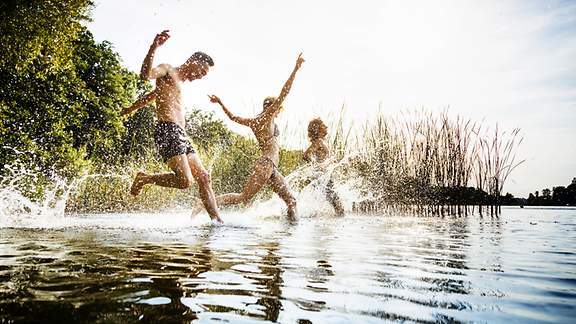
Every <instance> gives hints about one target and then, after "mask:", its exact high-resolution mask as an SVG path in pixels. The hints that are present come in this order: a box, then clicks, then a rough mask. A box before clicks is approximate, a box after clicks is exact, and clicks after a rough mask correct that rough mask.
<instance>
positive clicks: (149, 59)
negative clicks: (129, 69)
mask: <svg viewBox="0 0 576 324" xmlns="http://www.w3.org/2000/svg"><path fill="white" fill-rule="evenodd" d="M168 38H170V35H168V30H164V31H163V32H161V33H160V34H157V35H156V37H154V41H153V42H152V45H150V49H149V50H148V54H146V57H145V58H144V62H142V68H141V69H140V78H141V79H142V80H152V79H156V78H158V77H160V76H162V75H163V74H164V73H163V72H165V71H163V69H161V68H156V69H153V68H152V64H153V61H154V54H155V53H156V49H157V48H158V47H159V46H161V45H162V44H164V42H166V40H167V39H168Z"/></svg>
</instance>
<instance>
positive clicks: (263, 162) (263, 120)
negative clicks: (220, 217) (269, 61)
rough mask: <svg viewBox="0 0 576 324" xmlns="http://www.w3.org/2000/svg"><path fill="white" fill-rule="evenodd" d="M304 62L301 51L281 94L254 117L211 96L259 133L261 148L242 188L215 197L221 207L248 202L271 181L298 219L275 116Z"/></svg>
mask: <svg viewBox="0 0 576 324" xmlns="http://www.w3.org/2000/svg"><path fill="white" fill-rule="evenodd" d="M303 62H304V58H302V53H300V55H298V59H297V60H296V66H295V67H294V70H293V71H292V74H291V75H290V78H288V80H287V81H286V83H285V84H284V87H282V91H281V92H280V95H279V96H278V98H274V97H268V98H266V99H264V104H263V106H264V109H263V110H262V112H261V113H260V114H258V115H257V116H256V117H254V118H242V117H238V116H235V115H233V114H232V113H231V112H230V110H228V109H227V108H226V107H225V106H224V104H223V103H222V101H221V100H220V98H218V97H217V96H215V95H212V96H208V97H209V98H210V101H211V102H213V103H218V104H219V105H220V106H221V107H222V110H224V113H226V115H227V116H228V117H229V118H230V119H231V120H232V121H234V122H236V123H238V124H240V125H244V126H248V127H250V129H251V130H252V132H253V133H254V135H255V136H256V140H258V144H259V145H260V150H261V151H262V156H261V157H260V158H258V160H256V163H255V164H254V170H253V171H252V174H251V175H250V177H248V180H247V181H246V184H244V189H243V190H242V192H241V193H229V194H225V195H221V196H218V197H216V204H217V205H218V206H219V207H223V206H227V205H234V204H239V203H246V202H248V201H249V200H250V199H251V198H252V197H254V195H255V194H256V193H258V192H259V191H260V190H261V189H262V188H263V187H264V186H265V185H270V187H271V188H272V190H274V192H275V193H277V194H278V196H280V198H282V200H284V202H285V203H286V205H287V206H288V218H289V219H290V220H291V221H293V220H296V199H295V198H294V196H292V194H291V193H290V190H289V188H288V184H287V183H286V181H285V180H284V177H283V176H282V174H280V172H279V171H278V162H279V160H280V147H279V146H278V141H277V140H276V137H277V136H278V135H279V131H278V126H277V125H276V124H275V123H274V119H276V117H277V116H278V113H279V112H280V111H281V110H282V103H283V102H284V99H285V98H286V96H287V95H288V92H289V91H290V87H291V86H292V82H293V81H294V77H295V76H296V72H297V71H298V69H299V68H300V66H301V65H302V63H303Z"/></svg>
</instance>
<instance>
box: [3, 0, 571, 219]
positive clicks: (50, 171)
mask: <svg viewBox="0 0 576 324" xmlns="http://www.w3.org/2000/svg"><path fill="white" fill-rule="evenodd" d="M92 6H93V2H92V1H87V0H74V1H67V2H63V3H60V2H53V1H52V2H38V3H32V2H29V1H23V0H20V1H10V2H8V3H2V4H0V12H2V14H1V15H2V17H1V18H2V19H0V27H1V30H2V34H1V35H0V82H1V83H2V84H3V86H2V87H1V88H0V167H1V168H0V170H1V171H0V189H2V188H12V189H17V190H18V191H19V192H20V193H21V194H22V195H23V196H25V197H27V198H28V199H32V200H36V201H42V200H43V199H44V200H45V199H46V197H47V195H50V196H54V195H56V196H58V195H60V196H62V195H64V196H68V199H67V205H66V211H67V212H82V213H84V212H110V211H128V210H158V209H163V208H178V207H182V208H187V207H189V206H190V204H191V203H192V201H193V198H194V197H195V196H196V189H194V188H193V189H192V190H187V191H182V190H171V189H166V188H158V187H153V186H147V187H146V188H145V190H143V193H142V194H141V195H140V196H139V197H137V198H133V197H131V196H130V194H129V186H130V183H131V180H132V177H133V175H134V174H135V172H136V171H138V170H147V171H150V172H154V171H161V170H166V167H165V166H164V165H163V163H161V162H160V159H159V158H158V156H157V153H156V150H155V148H154V141H153V134H152V132H153V125H154V117H153V116H154V114H153V109H154V107H153V106H147V107H146V108H143V109H141V110H140V111H139V112H137V113H136V114H135V115H134V116H132V117H131V118H130V119H127V120H123V119H122V118H121V117H120V109H121V108H122V107H125V106H128V105H129V103H131V102H133V100H135V99H136V98H137V97H138V96H140V95H142V94H144V93H146V92H147V91H149V90H150V89H151V88H152V85H151V83H149V82H147V81H141V80H140V79H139V77H138V75H137V74H136V73H134V72H131V71H128V70H127V69H126V68H125V67H123V66H122V64H121V61H120V58H119V56H118V54H117V53H115V52H114V50H113V48H112V44H110V43H108V42H106V41H104V42H102V43H97V42H96V41H95V40H94V38H93V36H92V34H91V33H90V31H89V30H88V29H87V28H86V27H84V26H83V25H82V21H86V20H88V19H89V10H90V8H91V7H92ZM46 12H51V13H53V14H51V15H46V14H45V13H46ZM45 26H52V28H49V29H47V28H45ZM345 118H346V117H345V114H344V113H343V112H342V113H341V115H340V120H338V121H336V122H335V123H333V124H332V125H329V126H330V130H331V132H332V133H331V134H330V135H329V136H330V143H329V145H330V147H331V149H332V151H333V152H335V155H336V156H337V157H338V160H339V161H340V162H338V163H341V164H345V167H346V172H343V173H342V174H346V176H347V177H348V179H350V178H354V179H361V181H360V182H359V184H358V188H357V189H358V190H359V191H361V192H363V198H362V199H360V200H358V201H354V202H353V204H352V209H353V210H355V211H359V212H371V211H378V212H383V213H409V214H419V215H430V216H444V215H468V214H472V213H479V214H481V215H485V214H488V215H498V214H499V211H500V208H499V206H501V205H515V204H516V205H532V204H555V203H558V204H564V205H570V204H571V205H575V204H576V202H575V201H574V196H575V191H576V188H575V187H576V185H575V184H574V183H573V184H572V185H570V186H568V187H566V188H564V187H557V188H554V189H553V191H550V190H548V189H546V190H543V191H542V195H539V193H538V192H536V194H535V195H531V196H530V197H528V198H527V199H525V200H522V199H518V198H514V197H513V196H512V195H510V194H505V195H503V190H504V185H505V183H506V180H507V179H508V177H509V175H510V174H511V172H513V171H514V169H515V168H516V167H518V166H519V165H521V164H522V162H523V160H521V159H519V158H518V157H517V156H516V148H517V147H518V145H520V144H521V142H522V139H521V137H520V135H519V132H520V130H519V129H515V130H512V131H502V130H500V129H499V128H498V126H497V125H496V127H495V128H493V129H491V128H488V127H486V126H485V125H483V124H481V123H477V122H474V121H471V120H467V119H464V118H462V117H460V116H451V115H450V114H449V113H448V112H447V111H445V112H443V113H441V114H433V113H431V112H428V111H426V110H419V111H414V112H409V113H405V114H402V115H398V116H395V117H391V116H387V115H385V114H384V113H383V112H380V113H379V114H378V115H377V116H374V118H373V119H372V121H371V122H367V123H366V124H365V125H364V127H363V132H352V129H344V127H343V126H342V125H343V120H344V119H345ZM302 131H303V132H304V129H303V130H302ZM186 132H187V134H188V135H189V136H190V138H191V141H192V143H193V144H194V146H195V147H196V149H197V151H198V152H199V154H200V157H201V159H202V160H203V162H204V164H205V165H206V166H207V168H208V170H209V172H210V173H211V175H212V181H213V186H214V190H215V192H216V193H217V194H219V193H226V192H238V191H240V190H241V186H242V184H243V183H244V180H245V179H246V177H247V176H248V174H249V172H250V170H251V167H252V163H253V162H254V160H255V159H256V157H258V156H259V153H258V152H259V149H258V145H257V143H256V141H255V140H254V139H252V138H250V137H246V136H241V135H238V134H235V133H233V132H231V131H230V130H229V129H228V128H227V127H226V126H225V125H224V124H223V122H222V121H220V120H217V119H215V118H214V116H213V114H211V113H206V112H204V111H202V110H200V109H192V111H191V113H190V114H188V116H187V127H186ZM353 134H355V135H353ZM301 161H302V151H301V150H287V149H282V151H281V158H280V166H279V167H280V169H281V173H282V174H284V175H288V174H290V173H291V172H293V171H295V170H300V169H301V168H302V167H303V165H302V162H301ZM342 161H345V163H344V162H342ZM55 179H61V180H58V181H56V180H55ZM345 181H347V179H345V178H343V177H341V179H340V184H342V183H344V182H345ZM62 183H65V185H62ZM337 185H338V183H337ZM269 194H270V193H269V192H265V193H264V194H263V195H264V196H267V195H269ZM259 198H262V196H259Z"/></svg>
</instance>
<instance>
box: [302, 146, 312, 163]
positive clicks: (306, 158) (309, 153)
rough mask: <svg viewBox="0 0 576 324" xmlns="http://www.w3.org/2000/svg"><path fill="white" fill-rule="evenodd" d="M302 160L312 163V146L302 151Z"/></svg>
mask: <svg viewBox="0 0 576 324" xmlns="http://www.w3.org/2000/svg"><path fill="white" fill-rule="evenodd" d="M302 159H303V160H304V162H310V161H312V145H310V147H308V148H307V149H306V151H304V156H302Z"/></svg>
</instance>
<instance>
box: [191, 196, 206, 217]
mask: <svg viewBox="0 0 576 324" xmlns="http://www.w3.org/2000/svg"><path fill="white" fill-rule="evenodd" d="M203 210H204V204H202V200H200V199H199V198H196V200H195V201H194V205H193V206H192V213H191V214H190V218H194V217H196V216H197V215H198V214H200V213H201V212H202V211H203Z"/></svg>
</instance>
